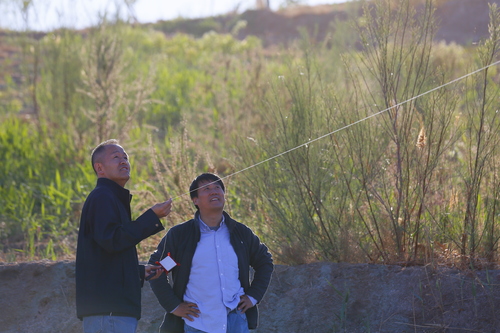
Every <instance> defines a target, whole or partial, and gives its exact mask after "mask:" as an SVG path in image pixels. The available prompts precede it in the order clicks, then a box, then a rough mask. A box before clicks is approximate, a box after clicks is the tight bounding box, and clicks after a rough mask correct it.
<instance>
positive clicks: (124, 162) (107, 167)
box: [94, 145, 130, 186]
mask: <svg viewBox="0 0 500 333" xmlns="http://www.w3.org/2000/svg"><path fill="white" fill-rule="evenodd" d="M105 148H106V149H105V150H104V152H103V153H102V155H101V156H99V158H98V160H97V161H96V163H95V164H94V168H95V170H96V172H97V177H99V178H108V179H111V180H112V181H114V182H116V183H118V184H119V185H121V186H125V184H126V183H127V181H128V180H129V179H130V163H129V161H128V155H127V153H126V152H125V150H123V148H122V147H121V146H118V145H109V146H106V147H105Z"/></svg>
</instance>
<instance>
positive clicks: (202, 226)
mask: <svg viewBox="0 0 500 333" xmlns="http://www.w3.org/2000/svg"><path fill="white" fill-rule="evenodd" d="M197 217H198V221H199V225H200V231H201V232H209V231H211V230H212V229H211V228H210V227H209V226H208V225H206V223H205V222H203V220H202V219H201V216H200V215H199V214H198V216H197ZM225 221H226V217H225V216H224V214H222V221H221V222H220V226H219V227H222V226H225Z"/></svg>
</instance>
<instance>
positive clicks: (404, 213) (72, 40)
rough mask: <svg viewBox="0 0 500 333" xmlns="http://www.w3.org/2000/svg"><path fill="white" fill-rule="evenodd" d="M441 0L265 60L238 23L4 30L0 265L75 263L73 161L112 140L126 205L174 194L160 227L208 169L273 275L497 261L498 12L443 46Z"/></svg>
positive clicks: (411, 4)
mask: <svg viewBox="0 0 500 333" xmlns="http://www.w3.org/2000/svg"><path fill="white" fill-rule="evenodd" d="M440 2H443V1H431V0H427V1H409V0H402V1H396V0H381V1H376V2H367V3H364V2H353V3H351V4H350V5H348V6H345V8H344V9H345V13H346V15H347V16H349V17H348V19H346V20H336V21H334V22H333V23H332V24H331V26H330V29H329V30H328V37H327V38H325V39H318V38H316V34H315V32H314V31H306V30H302V31H301V33H302V38H301V39H300V40H297V41H295V42H293V43H287V44H286V45H274V46H272V47H267V46H266V47H264V46H263V43H262V41H261V40H259V39H258V38H256V37H247V38H245V39H239V38H238V32H239V31H240V30H241V29H244V27H245V22H244V21H238V20H233V21H230V22H229V23H228V26H226V29H225V30H227V31H228V32H226V33H223V32H214V31H208V32H205V33H204V34H203V35H201V37H193V36H191V35H187V34H175V35H168V36H167V35H165V34H164V33H162V32H161V31H162V29H163V30H164V29H165V24H166V23H162V24H158V25H156V26H155V25H152V26H139V25H133V24H129V23H128V22H127V21H123V20H121V19H119V18H116V19H104V18H103V20H102V22H101V23H100V24H99V25H98V26H96V27H93V28H91V29H88V30H85V31H72V30H67V29H59V30H55V31H51V32H49V33H47V34H40V33H35V32H32V31H29V30H27V31H24V32H22V33H16V32H9V33H7V34H4V35H2V37H0V38H2V39H1V44H2V45H3V46H4V47H7V46H8V47H9V48H11V50H12V53H11V54H12V56H11V57H9V58H8V60H6V61H4V62H2V63H1V64H0V76H1V89H0V100H1V103H0V156H2V161H4V163H1V164H0V239H1V243H0V244H1V245H0V246H1V252H0V258H1V259H2V260H4V261H21V260H33V259H38V258H49V259H53V260H57V259H62V258H73V257H74V253H75V246H76V235H77V231H78V224H79V214H80V209H81V206H82V203H83V201H84V200H85V197H86V195H87V194H88V193H89V192H90V191H91V190H92V188H93V186H94V184H95V176H94V174H93V172H92V169H91V166H90V161H89V160H90V152H91V150H92V148H93V147H94V146H95V145H97V144H98V143H99V142H101V141H103V140H105V139H108V138H117V139H119V140H120V142H121V143H122V144H123V146H124V147H125V149H126V150H127V152H128V153H129V155H130V156H131V163H132V167H133V170H132V179H131V181H130V182H129V183H128V188H129V189H131V191H132V193H133V194H134V200H133V205H134V207H133V212H135V215H136V216H137V215H138V214H140V213H141V212H142V211H144V210H145V209H147V208H149V207H150V206H151V205H153V204H154V203H156V202H159V201H163V200H165V199H166V198H168V197H173V198H174V212H173V213H172V214H171V215H170V216H169V217H168V218H167V219H166V221H165V224H166V226H167V227H168V226H172V225H174V224H177V223H180V222H182V221H184V220H186V219H188V218H190V217H191V216H192V214H193V206H192V204H191V203H190V202H189V196H188V195H187V192H188V187H189V184H190V182H191V179H193V178H194V177H195V176H196V175H197V174H199V173H201V172H206V171H209V172H217V173H218V174H219V175H221V176H222V177H224V180H225V182H226V185H227V199H228V204H227V210H228V212H229V213H230V214H231V215H232V216H233V217H235V218H236V219H237V220H240V221H241V222H243V223H245V224H247V225H249V226H250V227H251V228H252V229H253V230H254V231H255V232H256V233H257V234H258V235H259V237H261V239H262V240H263V241H264V242H266V244H267V245H268V246H269V248H270V250H271V251H272V253H273V255H274V256H275V259H276V261H277V262H279V263H286V264H301V263H308V262H314V261H323V260H325V261H334V262H376V263H404V264H428V263H431V264H446V265H454V266H459V267H475V268H483V267H487V266H490V265H493V264H496V263H498V241H499V239H500V230H499V224H498V223H499V222H498V211H499V209H500V206H499V201H498V199H499V198H498V196H499V189H500V187H499V184H500V183H499V178H498V168H499V159H498V154H497V149H498V148H497V147H498V143H499V142H498V140H499V138H500V136H499V135H500V133H499V131H498V126H499V125H500V123H499V119H498V97H499V95H498V94H499V91H498V80H499V76H498V73H497V72H498V71H497V67H496V66H495V65H496V62H497V61H498V50H499V44H498V43H499V36H500V35H499V32H500V30H499V29H500V28H499V27H500V21H499V20H500V18H499V12H498V9H497V8H496V6H495V5H493V6H491V8H490V25H489V27H490V28H489V29H490V30H489V38H487V39H486V38H485V39H484V40H481V41H480V42H479V43H477V44H470V45H457V44H446V43H443V42H439V41H436V39H435V38H434V36H435V34H436V30H437V27H438V24H439V23H438V22H437V21H436V19H435V9H436V6H437V5H439V3H440ZM359 13H361V14H359ZM207 22H208V21H207ZM210 22H212V21H210ZM210 22H208V23H210ZM208 23H207V24H208ZM169 24H175V22H173V23H169ZM198 24H199V22H198ZM479 69H480V70H479ZM471 73H472V74H471ZM469 74H470V75H469ZM457 78H460V79H458V80H455V79H457ZM162 236H163V234H160V235H155V236H154V237H151V238H149V239H147V240H145V241H143V242H142V243H141V244H140V245H139V246H138V247H139V252H140V256H141V259H146V258H148V257H149V253H150V252H151V251H153V249H154V248H155V246H156V244H157V243H158V241H159V239H160V237H162Z"/></svg>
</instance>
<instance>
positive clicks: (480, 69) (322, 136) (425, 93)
mask: <svg viewBox="0 0 500 333" xmlns="http://www.w3.org/2000/svg"><path fill="white" fill-rule="evenodd" d="M499 63H500V60H498V61H496V62H494V63H491V64H489V65H487V66H484V67H482V68H479V69H477V70H475V71H473V72H470V73H467V74H465V75H463V76H460V77H458V78H456V79H453V80H451V81H449V82H447V83H444V84H442V85H440V86H438V87H435V88H433V89H431V90H428V91H426V92H423V93H421V94H419V95H416V96H413V97H411V98H409V99H407V100H406V101H403V102H401V103H398V104H396V105H393V106H390V107H388V108H386V109H384V110H382V111H379V112H376V113H374V114H372V115H369V116H367V117H365V118H362V119H359V120H356V121H355V122H353V123H350V124H348V125H345V126H343V127H341V128H338V129H336V130H334V131H331V132H330V133H327V134H324V135H321V136H319V137H317V138H315V139H313V140H309V141H307V142H305V143H302V144H300V145H298V146H295V147H293V148H290V149H288V150H286V151H284V152H281V153H279V154H276V155H274V156H271V157H269V158H267V159H265V160H262V161H260V162H257V163H255V164H252V165H250V166H248V167H246V168H243V169H241V170H239V171H236V172H234V173H232V174H229V175H227V176H225V177H221V179H222V180H224V179H226V178H230V177H233V176H235V175H237V174H239V173H242V172H245V171H247V170H249V169H252V168H255V167H257V166H259V165H261V164H264V163H267V162H269V161H271V160H274V159H276V158H278V157H280V156H283V155H286V154H288V153H290V152H292V151H294V150H297V149H299V148H301V147H304V146H307V145H309V144H311V143H313V142H316V141H319V140H321V139H324V138H326V137H327V136H330V135H332V134H335V133H337V132H340V131H343V130H345V129H347V128H349V127H351V126H354V125H356V124H359V123H361V122H363V121H366V120H368V119H370V118H373V117H375V116H378V115H379V114H382V113H384V112H387V111H389V110H391V109H395V108H397V107H399V106H401V105H403V104H406V103H409V102H411V101H413V100H416V99H417V98H420V97H422V96H425V95H427V94H430V93H432V92H434V91H436V90H439V89H442V88H444V87H446V86H448V85H450V84H453V83H455V82H458V81H461V80H463V79H465V78H467V77H469V76H472V75H474V74H477V73H479V72H482V71H484V70H486V69H488V68H489V67H492V66H495V65H498V64H499ZM212 183H215V182H212ZM212 183H211V184H212ZM205 185H209V184H205ZM197 190H198V188H197V189H194V190H193V191H197ZM193 191H190V192H186V193H184V194H181V195H178V196H176V197H174V198H173V200H175V199H177V198H180V197H183V196H185V195H188V194H190V193H191V192H193Z"/></svg>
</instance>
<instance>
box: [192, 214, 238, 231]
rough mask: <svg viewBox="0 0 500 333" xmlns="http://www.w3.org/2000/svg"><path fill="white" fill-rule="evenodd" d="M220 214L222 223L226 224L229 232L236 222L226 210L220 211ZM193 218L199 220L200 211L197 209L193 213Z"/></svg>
mask: <svg viewBox="0 0 500 333" xmlns="http://www.w3.org/2000/svg"><path fill="white" fill-rule="evenodd" d="M222 215H224V223H225V224H226V226H227V228H228V229H229V232H231V231H233V229H234V225H235V224H236V221H234V220H233V219H232V218H231V216H229V214H228V213H226V211H223V212H222ZM194 220H195V221H196V222H198V221H200V211H199V210H197V211H196V213H194Z"/></svg>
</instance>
